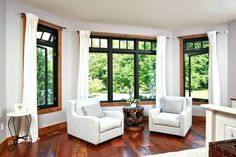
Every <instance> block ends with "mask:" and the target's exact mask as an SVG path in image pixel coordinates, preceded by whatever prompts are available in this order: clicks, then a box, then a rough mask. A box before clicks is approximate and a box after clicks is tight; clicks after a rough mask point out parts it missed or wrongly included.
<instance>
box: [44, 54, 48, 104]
mask: <svg viewBox="0 0 236 157" xmlns="http://www.w3.org/2000/svg"><path fill="white" fill-rule="evenodd" d="M45 99H46V100H45V105H48V49H45Z"/></svg>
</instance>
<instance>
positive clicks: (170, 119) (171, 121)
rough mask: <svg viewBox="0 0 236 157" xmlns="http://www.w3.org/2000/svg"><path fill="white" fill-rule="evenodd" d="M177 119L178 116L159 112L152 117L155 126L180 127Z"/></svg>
mask: <svg viewBox="0 0 236 157" xmlns="http://www.w3.org/2000/svg"><path fill="white" fill-rule="evenodd" d="M179 117H180V115H179V114H174V113H165V112H161V113H160V114H158V115H156V116H154V118H153V123H154V124H156V125H166V126H172V127H180V121H179Z"/></svg>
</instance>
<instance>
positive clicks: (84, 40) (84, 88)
mask: <svg viewBox="0 0 236 157" xmlns="http://www.w3.org/2000/svg"><path fill="white" fill-rule="evenodd" d="M89 37H90V31H88V30H80V31H79V68H78V84H77V86H78V87H77V99H78V100H84V99H87V98H88V80H89V78H88V68H89V57H88V54H89Z"/></svg>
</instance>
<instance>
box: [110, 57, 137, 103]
mask: <svg viewBox="0 0 236 157" xmlns="http://www.w3.org/2000/svg"><path fill="white" fill-rule="evenodd" d="M133 93H134V55H131V54H113V100H127V99H128V98H130V96H132V97H133Z"/></svg>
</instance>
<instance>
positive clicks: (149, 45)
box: [145, 41, 152, 50]
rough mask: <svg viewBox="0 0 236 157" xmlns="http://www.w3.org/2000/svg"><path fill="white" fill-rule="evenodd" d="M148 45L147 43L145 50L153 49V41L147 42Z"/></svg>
mask: <svg viewBox="0 0 236 157" xmlns="http://www.w3.org/2000/svg"><path fill="white" fill-rule="evenodd" d="M145 43H146V45H145V50H151V49H152V45H151V42H147V41H146V42H145Z"/></svg>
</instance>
